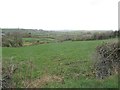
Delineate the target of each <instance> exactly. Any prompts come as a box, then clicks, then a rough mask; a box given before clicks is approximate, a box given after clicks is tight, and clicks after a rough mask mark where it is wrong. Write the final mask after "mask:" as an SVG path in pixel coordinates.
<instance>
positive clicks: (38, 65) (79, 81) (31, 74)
mask: <svg viewBox="0 0 120 90" xmlns="http://www.w3.org/2000/svg"><path fill="white" fill-rule="evenodd" d="M23 40H24V42H27V41H28V42H32V41H34V40H38V39H27V38H23ZM115 40H116V39H107V40H90V41H64V42H54V43H48V44H38V45H33V46H23V47H9V48H8V47H3V48H2V55H3V66H6V65H5V62H11V63H18V64H19V63H21V62H25V63H24V64H22V65H21V66H22V67H20V68H21V71H17V73H16V74H15V75H14V78H13V81H14V82H18V81H19V82H18V83H17V84H16V86H17V87H26V84H23V83H22V82H23V81H24V83H28V82H29V83H31V82H32V83H35V85H34V84H30V85H28V86H27V87H37V88H41V87H42V88H116V87H118V77H117V75H113V76H110V77H107V78H105V79H103V80H101V79H96V78H95V75H94V73H93V66H94V59H95V57H94V56H95V49H96V47H97V46H98V45H101V44H102V43H103V42H112V41H115ZM42 41H46V39H42ZM47 41H48V40H47ZM49 41H50V42H51V41H52V42H53V41H54V40H51V39H49ZM27 62H32V64H33V66H34V67H35V69H31V68H28V67H27V66H29V65H28V63H27ZM30 69H31V70H30ZM20 75H22V76H23V79H21V76H20Z"/></svg>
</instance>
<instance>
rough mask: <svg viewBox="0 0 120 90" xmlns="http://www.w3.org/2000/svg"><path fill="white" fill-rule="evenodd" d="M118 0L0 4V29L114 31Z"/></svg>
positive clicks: (29, 0) (0, 0)
mask: <svg viewBox="0 0 120 90" xmlns="http://www.w3.org/2000/svg"><path fill="white" fill-rule="evenodd" d="M118 1H119V0H0V27H1V28H6V27H8V28H35V29H46V30H61V29H62V30H67V29H70V30H71V29H72V30H108V29H109V30H116V29H118Z"/></svg>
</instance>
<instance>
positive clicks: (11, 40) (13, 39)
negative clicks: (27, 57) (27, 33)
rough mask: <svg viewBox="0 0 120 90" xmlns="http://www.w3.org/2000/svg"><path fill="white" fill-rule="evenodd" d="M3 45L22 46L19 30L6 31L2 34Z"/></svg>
mask: <svg viewBox="0 0 120 90" xmlns="http://www.w3.org/2000/svg"><path fill="white" fill-rule="evenodd" d="M2 46H3V47H21V46H23V41H22V35H21V34H20V33H19V32H13V33H6V34H5V35H3V36H2Z"/></svg>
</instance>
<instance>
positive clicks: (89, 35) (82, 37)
mask: <svg viewBox="0 0 120 90" xmlns="http://www.w3.org/2000/svg"><path fill="white" fill-rule="evenodd" d="M117 33H118V31H105V32H85V33H82V34H72V35H69V34H64V35H60V36H58V37H57V38H56V39H57V40H58V41H60V42H63V41H87V40H102V39H109V38H115V37H117Z"/></svg>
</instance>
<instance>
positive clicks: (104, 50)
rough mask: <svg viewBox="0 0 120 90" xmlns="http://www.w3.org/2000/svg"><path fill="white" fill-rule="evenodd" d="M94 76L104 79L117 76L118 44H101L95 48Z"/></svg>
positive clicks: (119, 57) (119, 62)
mask: <svg viewBox="0 0 120 90" xmlns="http://www.w3.org/2000/svg"><path fill="white" fill-rule="evenodd" d="M95 58H96V61H95V65H94V68H95V75H96V77H97V78H101V79H104V78H105V77H108V76H110V75H113V74H118V72H119V69H120V47H119V44H118V42H114V43H113V42H111V43H103V44H102V45H101V46H98V47H97V48H96V57H95Z"/></svg>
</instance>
